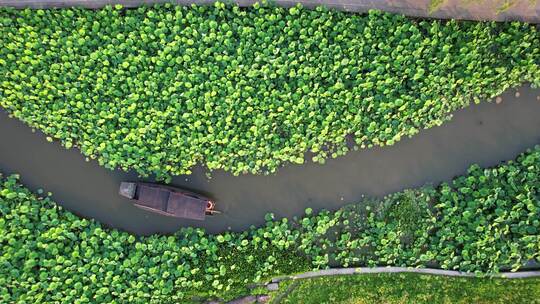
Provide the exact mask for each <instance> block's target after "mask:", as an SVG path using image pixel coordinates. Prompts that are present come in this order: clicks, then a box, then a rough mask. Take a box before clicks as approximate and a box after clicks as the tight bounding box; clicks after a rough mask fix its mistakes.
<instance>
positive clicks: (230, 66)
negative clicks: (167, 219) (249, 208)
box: [0, 2, 540, 177]
mask: <svg viewBox="0 0 540 304" xmlns="http://www.w3.org/2000/svg"><path fill="white" fill-rule="evenodd" d="M539 37H540V35H539V33H538V30H537V29H536V28H535V27H534V26H532V25H528V24H525V23H519V22H512V23H495V22H489V23H485V22H484V23H479V22H458V21H437V20H419V19H409V18H406V17H404V16H401V15H395V14H388V13H382V12H378V11H371V12H369V14H363V15H360V14H351V13H345V12H338V11H335V10H327V9H325V8H322V7H318V8H317V9H315V10H309V9H304V8H301V7H292V8H282V7H273V6H268V5H265V4H255V5H254V6H253V7H250V8H239V7H236V6H230V5H225V4H223V3H219V2H217V3H215V4H214V5H213V6H174V5H170V4H167V5H156V6H153V7H140V8H137V9H127V10H125V9H122V8H121V7H107V8H104V9H101V10H85V9H62V10H13V9H7V8H0V45H2V47H1V48H0V106H2V107H3V108H4V109H5V110H7V111H8V112H9V113H11V114H12V115H13V116H15V117H17V118H19V119H21V120H23V121H25V122H26V123H27V124H29V125H30V126H32V127H35V128H38V129H40V130H42V131H44V132H45V133H46V134H47V135H48V136H49V137H48V139H49V140H53V139H60V140H61V142H62V144H63V145H64V146H65V147H66V148H71V147H73V146H77V147H78V148H80V149H81V151H82V153H83V154H84V155H86V156H88V157H90V158H97V159H98V161H99V163H100V164H101V165H103V166H106V167H107V168H116V167H120V168H123V169H129V168H133V169H135V170H137V171H138V172H139V173H140V174H142V175H146V174H156V175H158V177H168V176H170V175H179V174H189V173H190V172H191V168H192V167H193V166H194V165H195V164H197V163H201V164H203V165H205V166H206V167H207V168H208V169H210V170H214V169H223V170H226V171H229V172H232V173H234V174H241V173H246V172H249V173H263V172H264V173H268V172H274V171H275V170H276V169H277V168H279V167H280V166H281V165H283V164H284V163H286V162H290V163H296V164H300V163H303V162H304V161H305V159H304V155H305V153H306V152H312V153H313V159H312V160H313V161H316V162H321V163H322V162H324V160H325V159H326V158H328V157H337V156H339V155H343V154H345V153H346V152H347V151H348V149H349V148H350V147H348V146H347V144H346V139H345V138H346V136H347V135H353V136H354V141H355V144H356V145H357V146H358V147H370V146H373V145H377V146H383V145H392V144H394V143H395V142H397V141H399V140H400V139H401V138H404V137H407V136H412V135H414V134H416V133H417V132H418V131H419V130H421V129H424V128H429V127H432V126H436V125H440V124H442V123H443V122H444V121H446V120H448V119H449V117H450V115H451V112H452V111H454V110H456V109H459V108H463V107H465V106H467V105H469V103H470V102H471V101H475V102H478V101H479V99H480V98H489V97H493V96H495V95H497V94H499V93H501V92H502V91H503V90H505V89H506V88H508V87H512V86H516V85H518V84H521V83H523V82H532V83H534V84H538V83H539V82H540V69H539V67H538V63H539V58H540V50H539V47H538V46H539V45H540V39H539Z"/></svg>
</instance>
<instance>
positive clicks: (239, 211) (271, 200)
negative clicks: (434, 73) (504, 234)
mask: <svg viewBox="0 0 540 304" xmlns="http://www.w3.org/2000/svg"><path fill="white" fill-rule="evenodd" d="M518 91H519V93H520V97H515V93H516V90H509V91H508V92H506V93H505V94H503V95H502V100H503V101H502V103H500V104H496V103H495V102H493V103H481V104H479V105H473V106H470V107H468V108H466V109H464V110H461V111H458V112H456V113H455V114H454V118H453V119H452V120H451V121H450V122H447V123H446V124H444V125H443V126H441V127H435V128H432V129H429V130H424V131H421V132H420V134H418V135H416V136H413V137H412V138H408V139H404V140H402V141H400V142H398V143H397V144H395V145H394V146H391V147H384V148H372V149H364V150H360V151H355V152H349V154H347V155H346V156H343V157H340V158H337V159H332V160H329V161H327V162H326V164H324V165H318V164H314V163H307V164H304V165H287V166H285V167H283V168H281V169H279V170H278V172H277V173H276V174H274V175H270V176H254V175H244V176H238V177H234V176H232V175H230V174H228V173H226V172H223V171H215V172H213V173H212V178H211V179H208V178H207V177H206V172H205V170H203V169H202V168H197V169H196V170H194V173H193V174H192V175H190V176H177V177H175V178H174V179H173V181H172V184H173V185H176V186H182V187H187V188H190V189H194V190H198V191H202V192H203V193H207V194H210V195H211V196H212V197H214V198H215V199H216V201H217V207H218V209H220V210H222V211H223V212H224V214H222V215H219V216H215V217H208V218H207V220H206V221H204V222H199V221H191V220H178V219H173V218H168V217H164V216H160V215H154V214H150V213H147V212H145V211H143V210H140V209H138V208H136V207H134V206H132V205H131V204H130V202H129V201H128V200H125V199H123V198H121V197H120V196H119V195H118V194H117V190H118V185H119V183H120V181H124V180H138V177H137V175H136V174H135V173H133V172H130V173H126V172H123V171H119V170H117V171H111V170H107V169H104V168H102V167H99V165H98V164H97V162H96V161H90V162H87V161H85V157H84V156H83V155H82V154H80V152H79V150H76V149H71V150H66V149H64V148H63V147H61V146H60V144H59V143H58V142H53V143H49V142H47V141H46V140H45V136H44V135H43V134H42V133H40V132H37V131H36V132H32V130H31V129H30V128H29V127H27V126H26V125H24V124H23V123H21V122H20V121H18V120H17V119H13V118H9V117H8V115H7V114H6V113H5V112H3V111H0V138H1V140H2V141H1V144H0V172H3V173H4V174H10V173H19V174H20V175H21V178H22V182H23V183H24V184H25V185H27V186H28V187H29V188H30V189H33V190H36V189H38V188H43V189H44V190H45V191H51V192H52V193H53V199H54V200H55V201H56V202H58V203H60V204H61V205H63V206H64V207H65V208H66V209H68V210H70V211H72V212H74V213H76V214H78V215H81V216H84V217H87V218H95V219H97V220H98V221H100V222H102V223H105V224H106V225H107V226H110V227H115V228H120V229H123V230H128V231H131V232H135V233H137V234H151V233H157V232H160V233H171V232H174V231H175V230H177V229H178V228H179V227H182V226H197V227H204V228H206V230H207V231H209V232H212V233H215V232H219V231H223V230H226V229H232V230H235V231H237V230H242V229H245V228H247V227H249V226H250V225H259V224H261V223H263V222H264V215H265V214H266V213H267V212H273V213H275V215H276V216H277V217H292V216H294V215H301V214H302V213H303V211H304V209H305V208H307V207H311V208H313V209H315V210H319V209H322V208H326V209H337V208H339V207H340V206H342V205H345V204H347V203H353V202H359V201H361V199H362V198H363V197H364V196H377V197H380V196H383V195H386V194H389V193H392V192H396V191H400V190H402V189H404V188H412V187H418V186H421V185H423V184H425V183H439V182H441V181H447V180H450V179H451V178H452V177H454V176H456V175H459V174H462V173H464V172H465V170H466V169H467V167H468V166H470V165H471V164H473V163H477V164H479V165H481V166H493V165H496V164H498V163H500V162H501V161H504V160H508V159H512V158H514V157H516V155H517V154H518V153H520V152H522V151H524V150H525V149H527V148H529V147H533V146H534V145H535V144H540V132H539V130H540V100H539V99H540V97H539V96H540V90H539V89H531V88H528V87H523V88H520V89H519V90H518Z"/></svg>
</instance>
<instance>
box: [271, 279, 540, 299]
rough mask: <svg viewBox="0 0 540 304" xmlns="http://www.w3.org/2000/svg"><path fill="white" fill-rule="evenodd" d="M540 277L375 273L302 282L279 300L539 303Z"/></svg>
mask: <svg viewBox="0 0 540 304" xmlns="http://www.w3.org/2000/svg"><path fill="white" fill-rule="evenodd" d="M539 298H540V278H533V279H516V280H508V279H485V278H453V277H442V276H431V275H419V274H376V275H372V274H370V275H352V276H338V277H321V278H313V279H306V280H301V281H300V284H298V286H297V287H296V288H295V289H294V290H293V291H292V292H291V293H290V294H288V295H287V296H285V297H284V298H283V299H282V300H281V301H279V302H277V301H275V303H283V304H285V303H302V304H311V303H312V304H326V303H328V304H334V303H344V304H345V303H346V304H353V303H354V304H364V303H365V304H368V303H386V304H390V303H396V304H397V303H399V304H404V303H415V304H420V303H426V304H432V303H448V304H455V303H476V304H480V303H485V304H494V303H538V301H539V300H538V299H539Z"/></svg>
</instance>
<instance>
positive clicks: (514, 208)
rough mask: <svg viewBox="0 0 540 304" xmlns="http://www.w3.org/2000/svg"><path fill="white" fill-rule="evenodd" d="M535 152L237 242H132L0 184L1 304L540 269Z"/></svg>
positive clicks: (4, 180)
mask: <svg viewBox="0 0 540 304" xmlns="http://www.w3.org/2000/svg"><path fill="white" fill-rule="evenodd" d="M539 191H540V147H536V148H535V149H534V150H531V151H528V152H526V153H524V154H522V155H520V156H519V157H518V158H517V160H516V161H510V162H507V163H505V164H502V165H500V166H498V167H496V168H492V169H481V168H479V167H478V166H472V167H471V168H470V169H469V171H468V172H467V174H466V175H464V176H461V177H457V178H456V179H454V180H453V181H452V182H451V183H449V184H446V183H444V184H442V185H440V186H438V187H436V188H433V187H424V188H420V189H416V190H408V191H404V192H400V193H396V194H394V195H390V196H388V197H386V198H384V199H383V200H380V201H370V202H363V203H361V204H358V205H350V206H347V207H345V208H342V209H340V210H338V211H335V212H329V211H322V212H319V213H317V214H315V213H313V211H312V210H311V209H307V210H306V214H305V216H304V217H303V218H300V219H296V218H295V219H293V220H288V219H280V220H275V219H274V217H273V216H272V215H271V214H269V215H268V216H267V217H266V220H267V223H266V225H264V226H262V227H253V228H251V229H249V230H247V231H245V232H243V233H231V232H226V233H222V234H219V235H210V234H207V233H205V232H204V231H203V230H201V229H193V228H184V229H182V230H180V231H178V232H177V233H175V234H174V235H170V236H158V235H153V236H148V237H137V236H134V235H131V234H129V233H126V232H122V231H119V230H116V229H107V228H104V227H102V226H101V225H100V224H99V223H97V222H96V221H94V220H87V219H81V218H78V217H77V216H75V215H73V214H72V213H70V212H68V211H65V210H63V209H62V208H61V207H60V206H58V205H57V204H56V203H54V202H53V201H52V200H51V199H50V198H49V197H39V196H36V195H34V194H32V193H31V192H30V191H29V190H27V189H26V188H24V187H23V186H22V185H21V184H20V183H19V182H18V179H17V176H14V175H12V176H7V177H0V215H1V217H0V247H1V248H2V250H1V251H0V265H2V267H0V302H3V303H11V302H36V303H50V302H55V301H62V302H63V303H96V302H99V303H111V302H130V303H163V302H175V303H186V302H189V301H190V299H192V297H194V296H197V297H199V298H200V297H202V298H208V297H221V298H225V299H230V298H232V297H234V296H237V295H240V294H245V293H246V292H247V289H246V288H247V285H248V284H251V283H253V282H261V281H264V280H265V279H268V278H269V277H271V276H275V275H280V274H292V273H296V272H301V271H306V270H309V269H317V268H325V267H328V266H329V265H334V266H365V265H368V266H374V265H378V266H383V265H395V266H412V267H422V266H426V265H429V266H439V267H441V268H444V269H455V270H462V271H469V272H477V273H479V274H486V273H493V272H497V271H499V269H500V268H501V267H509V268H511V269H513V270H517V269H519V268H520V267H521V266H522V265H523V264H524V263H526V262H527V261H530V260H535V261H537V262H539V261H540V256H539V255H540V233H539V229H540V222H539V221H540V220H539V219H540V200H539V199H538V198H539Z"/></svg>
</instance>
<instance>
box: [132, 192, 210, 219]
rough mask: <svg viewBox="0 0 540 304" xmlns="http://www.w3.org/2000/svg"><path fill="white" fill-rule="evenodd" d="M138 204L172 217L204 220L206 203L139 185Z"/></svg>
mask: <svg viewBox="0 0 540 304" xmlns="http://www.w3.org/2000/svg"><path fill="white" fill-rule="evenodd" d="M136 200H137V204H138V205H141V206H144V207H148V208H152V209H156V210H160V211H163V212H165V213H169V214H171V215H174V216H177V217H182V218H188V219H195V220H204V218H205V214H206V203H205V202H203V201H201V200H200V199H197V198H193V197H190V196H187V195H185V194H180V193H175V192H170V191H168V190H165V189H161V188H159V187H152V186H147V185H139V186H138V187H137V193H136Z"/></svg>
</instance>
